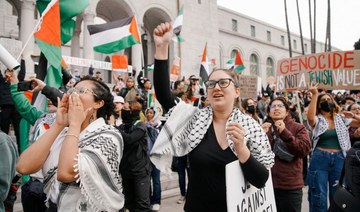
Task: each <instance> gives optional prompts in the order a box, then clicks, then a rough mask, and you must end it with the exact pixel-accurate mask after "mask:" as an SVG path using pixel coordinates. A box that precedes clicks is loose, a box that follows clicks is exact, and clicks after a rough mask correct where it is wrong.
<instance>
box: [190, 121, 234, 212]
mask: <svg viewBox="0 0 360 212" xmlns="http://www.w3.org/2000/svg"><path fill="white" fill-rule="evenodd" d="M235 160H238V159H237V157H236V156H235V155H234V153H233V152H232V150H231V149H230V147H228V148H226V149H225V150H223V149H222V148H221V147H220V145H219V143H218V142H217V140H216V135H215V131H214V126H213V124H211V125H210V127H209V130H208V131H207V132H206V134H205V136H204V138H203V140H202V141H201V142H200V144H199V145H198V146H197V147H196V148H195V149H194V150H193V151H191V152H190V154H189V161H190V170H191V171H190V173H191V177H190V179H191V181H190V182H189V188H188V194H187V198H186V203H185V207H184V209H185V211H196V212H202V211H204V212H205V211H206V212H207V211H220V212H222V211H227V209H226V185H225V165H226V164H228V163H231V162H233V161H235Z"/></svg>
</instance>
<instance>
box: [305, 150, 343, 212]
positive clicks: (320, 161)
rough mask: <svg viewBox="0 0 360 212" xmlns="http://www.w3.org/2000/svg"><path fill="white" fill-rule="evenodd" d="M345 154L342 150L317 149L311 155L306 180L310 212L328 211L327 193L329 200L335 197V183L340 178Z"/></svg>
mask: <svg viewBox="0 0 360 212" xmlns="http://www.w3.org/2000/svg"><path fill="white" fill-rule="evenodd" d="M343 165H344V156H343V154H342V152H341V151H340V152H326V151H322V150H319V149H315V150H314V151H313V153H312V155H311V160H310V166H309V170H308V173H307V177H306V181H307V184H308V186H309V197H308V200H309V207H310V212H327V209H328V206H327V199H326V198H327V193H328V187H329V201H330V202H331V200H332V199H333V197H334V193H335V187H334V184H335V183H336V181H338V180H339V178H340V174H341V170H342V167H343Z"/></svg>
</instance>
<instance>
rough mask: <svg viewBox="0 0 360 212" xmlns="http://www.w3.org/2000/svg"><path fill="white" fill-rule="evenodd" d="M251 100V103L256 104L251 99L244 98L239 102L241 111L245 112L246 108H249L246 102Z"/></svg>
mask: <svg viewBox="0 0 360 212" xmlns="http://www.w3.org/2000/svg"><path fill="white" fill-rule="evenodd" d="M249 100H252V101H253V102H256V101H255V100H254V99H253V98H246V99H243V100H242V101H241V107H242V109H244V110H246V108H247V107H248V106H249V103H248V101H249Z"/></svg>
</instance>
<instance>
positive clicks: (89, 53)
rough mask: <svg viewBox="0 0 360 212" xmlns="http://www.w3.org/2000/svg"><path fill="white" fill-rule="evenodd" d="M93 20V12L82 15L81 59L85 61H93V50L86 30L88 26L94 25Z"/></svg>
mask: <svg viewBox="0 0 360 212" xmlns="http://www.w3.org/2000/svg"><path fill="white" fill-rule="evenodd" d="M94 19H95V13H93V12H86V13H84V15H83V20H84V29H83V32H84V45H83V53H84V54H83V58H86V59H91V60H92V59H94V50H93V46H92V41H91V37H90V34H89V31H88V29H87V26H88V25H92V24H94Z"/></svg>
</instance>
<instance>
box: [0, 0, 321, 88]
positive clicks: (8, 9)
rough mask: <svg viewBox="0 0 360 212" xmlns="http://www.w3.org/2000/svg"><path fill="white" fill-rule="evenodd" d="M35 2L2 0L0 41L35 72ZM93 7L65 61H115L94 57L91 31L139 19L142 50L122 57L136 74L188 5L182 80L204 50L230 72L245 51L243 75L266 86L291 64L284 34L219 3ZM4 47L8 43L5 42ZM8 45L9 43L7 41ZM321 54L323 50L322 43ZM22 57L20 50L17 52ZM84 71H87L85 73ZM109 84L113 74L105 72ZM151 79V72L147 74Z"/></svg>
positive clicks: (107, 0) (122, 2) (124, 2)
mask: <svg viewBox="0 0 360 212" xmlns="http://www.w3.org/2000/svg"><path fill="white" fill-rule="evenodd" d="M35 2H36V1H35V0H0V6H1V7H0V8H1V9H0V38H3V39H5V40H6V39H11V40H14V39H15V40H18V42H21V45H22V46H24V44H25V43H27V45H26V48H25V50H24V52H23V56H24V58H25V59H26V62H27V70H28V72H29V73H31V72H33V70H34V68H33V66H34V63H33V61H32V59H31V57H30V56H31V55H39V49H38V47H37V46H36V44H34V39H33V38H32V37H31V36H30V35H31V34H32V33H33V30H34V27H35V25H36V22H37V18H38V16H39V15H38V14H37V12H36V7H35ZM89 2H90V5H89V7H88V8H86V9H85V11H84V12H83V13H82V14H81V15H79V16H78V17H77V18H76V29H75V33H74V36H73V39H72V41H71V42H69V43H68V44H66V45H65V46H63V48H62V50H63V55H67V56H72V57H79V58H86V59H90V60H100V61H110V58H111V55H105V54H101V53H97V52H94V51H93V49H92V41H91V38H90V36H89V33H88V31H87V30H86V29H87V28H86V27H87V25H91V24H94V23H98V22H99V20H100V21H101V22H111V21H114V20H118V19H122V18H125V17H129V16H132V15H135V16H136V18H137V22H138V26H139V30H140V33H141V37H142V44H138V45H134V46H133V47H131V48H128V49H126V50H125V51H121V52H118V53H117V54H126V55H128V58H129V63H130V65H132V67H133V68H135V69H136V70H141V68H142V67H143V66H144V65H145V64H152V63H153V60H154V56H153V55H154V42H153V39H152V32H153V30H154V28H155V27H156V26H157V25H158V24H159V23H161V22H165V21H173V20H174V19H175V17H176V16H177V13H178V11H179V9H180V7H181V5H184V23H183V28H182V32H181V35H182V37H183V38H184V39H185V42H182V43H172V44H171V46H170V51H169V52H170V53H169V56H170V61H172V59H173V58H174V57H175V56H178V57H180V58H181V62H180V66H181V75H182V76H186V77H188V76H190V75H191V74H195V75H198V74H199V70H200V62H201V56H202V52H203V49H204V46H205V44H207V55H208V58H209V59H211V60H212V61H213V62H214V63H215V65H213V66H216V67H225V64H226V61H228V60H229V59H230V58H231V57H232V56H233V55H234V51H235V50H238V51H240V53H241V55H242V59H243V61H244V65H245V67H246V69H245V71H244V73H245V74H251V75H257V76H259V77H260V78H261V81H262V83H263V84H265V83H266V79H267V78H268V77H269V76H273V75H274V74H275V72H276V71H275V69H276V63H277V61H279V60H280V59H282V58H287V57H288V55H289V52H288V38H287V33H286V30H285V29H281V28H278V27H275V26H272V25H271V24H269V23H265V22H262V21H259V20H256V19H253V18H251V17H249V16H245V15H243V14H240V13H237V12H235V11H232V10H230V9H226V8H224V7H221V6H219V5H218V4H217V0H206V1H205V0H196V1H195V0H89ZM0 42H4V41H3V40H0ZM5 42H6V41H5ZM291 42H292V48H293V56H298V55H301V47H300V36H299V35H296V34H291ZM316 45H317V48H316V49H317V50H318V51H322V50H323V49H324V44H323V43H321V42H317V44H316ZM304 46H305V54H310V40H309V39H306V38H305V39H304ZM17 51H18V50H17ZM83 70H84V71H85V69H83ZM102 72H103V76H104V78H105V79H106V80H108V81H109V82H110V80H111V75H110V71H107V70H102ZM147 74H148V76H149V77H150V78H152V77H153V76H152V72H148V73H147Z"/></svg>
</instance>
